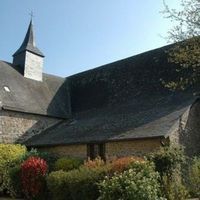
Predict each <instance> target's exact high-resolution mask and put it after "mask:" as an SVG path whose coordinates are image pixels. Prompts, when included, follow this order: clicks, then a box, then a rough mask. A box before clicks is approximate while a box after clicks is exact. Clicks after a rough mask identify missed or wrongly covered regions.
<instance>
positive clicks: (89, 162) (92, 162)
mask: <svg viewBox="0 0 200 200" xmlns="http://www.w3.org/2000/svg"><path fill="white" fill-rule="evenodd" d="M104 165H105V161H104V160H102V159H101V158H100V157H97V158H95V159H94V160H91V159H90V158H88V160H87V161H84V166H85V167H88V168H96V167H102V166H104Z"/></svg>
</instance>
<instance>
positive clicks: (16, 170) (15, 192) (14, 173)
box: [9, 165, 22, 197]
mask: <svg viewBox="0 0 200 200" xmlns="http://www.w3.org/2000/svg"><path fill="white" fill-rule="evenodd" d="M9 176H10V184H11V186H12V193H11V194H10V195H11V196H12V197H21V196H22V185H21V168H20V165H17V166H15V167H13V168H11V169H10V170H9Z"/></svg>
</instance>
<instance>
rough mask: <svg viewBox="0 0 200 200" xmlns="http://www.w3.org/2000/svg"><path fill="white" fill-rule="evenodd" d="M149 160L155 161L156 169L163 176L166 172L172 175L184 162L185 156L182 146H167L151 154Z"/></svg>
mask: <svg viewBox="0 0 200 200" xmlns="http://www.w3.org/2000/svg"><path fill="white" fill-rule="evenodd" d="M149 160H150V161H153V162H154V164H155V167H156V171H158V172H159V173H160V175H161V176H163V175H165V174H167V175H168V176H171V175H172V174H173V172H174V170H177V169H178V168H179V167H180V164H182V163H184V161H185V156H184V152H183V148H182V147H178V146H165V147H161V148H160V150H159V151H157V152H155V153H153V154H151V155H150V156H149Z"/></svg>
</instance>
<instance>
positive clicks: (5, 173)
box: [0, 144, 26, 195]
mask: <svg viewBox="0 0 200 200" xmlns="http://www.w3.org/2000/svg"><path fill="white" fill-rule="evenodd" d="M25 153H26V147H25V146H22V145H19V144H0V177H1V180H0V183H1V184H0V192H1V193H2V192H3V193H8V194H11V195H13V194H14V193H15V191H13V187H12V185H11V179H10V176H9V170H10V169H11V168H12V167H14V166H16V165H18V164H19V163H20V160H21V157H22V156H23V155H24V154H25Z"/></svg>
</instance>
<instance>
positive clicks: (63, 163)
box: [54, 157, 83, 172]
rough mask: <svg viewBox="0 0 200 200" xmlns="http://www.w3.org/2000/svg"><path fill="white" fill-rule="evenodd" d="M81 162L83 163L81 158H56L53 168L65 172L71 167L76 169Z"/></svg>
mask: <svg viewBox="0 0 200 200" xmlns="http://www.w3.org/2000/svg"><path fill="white" fill-rule="evenodd" d="M81 164H83V161H82V160H81V159H78V158H68V157H64V158H60V159H58V160H57V161H56V162H55V165H54V170H55V171H59V170H63V171H66V172H67V171H70V170H73V169H78V168H79V167H80V165H81Z"/></svg>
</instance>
